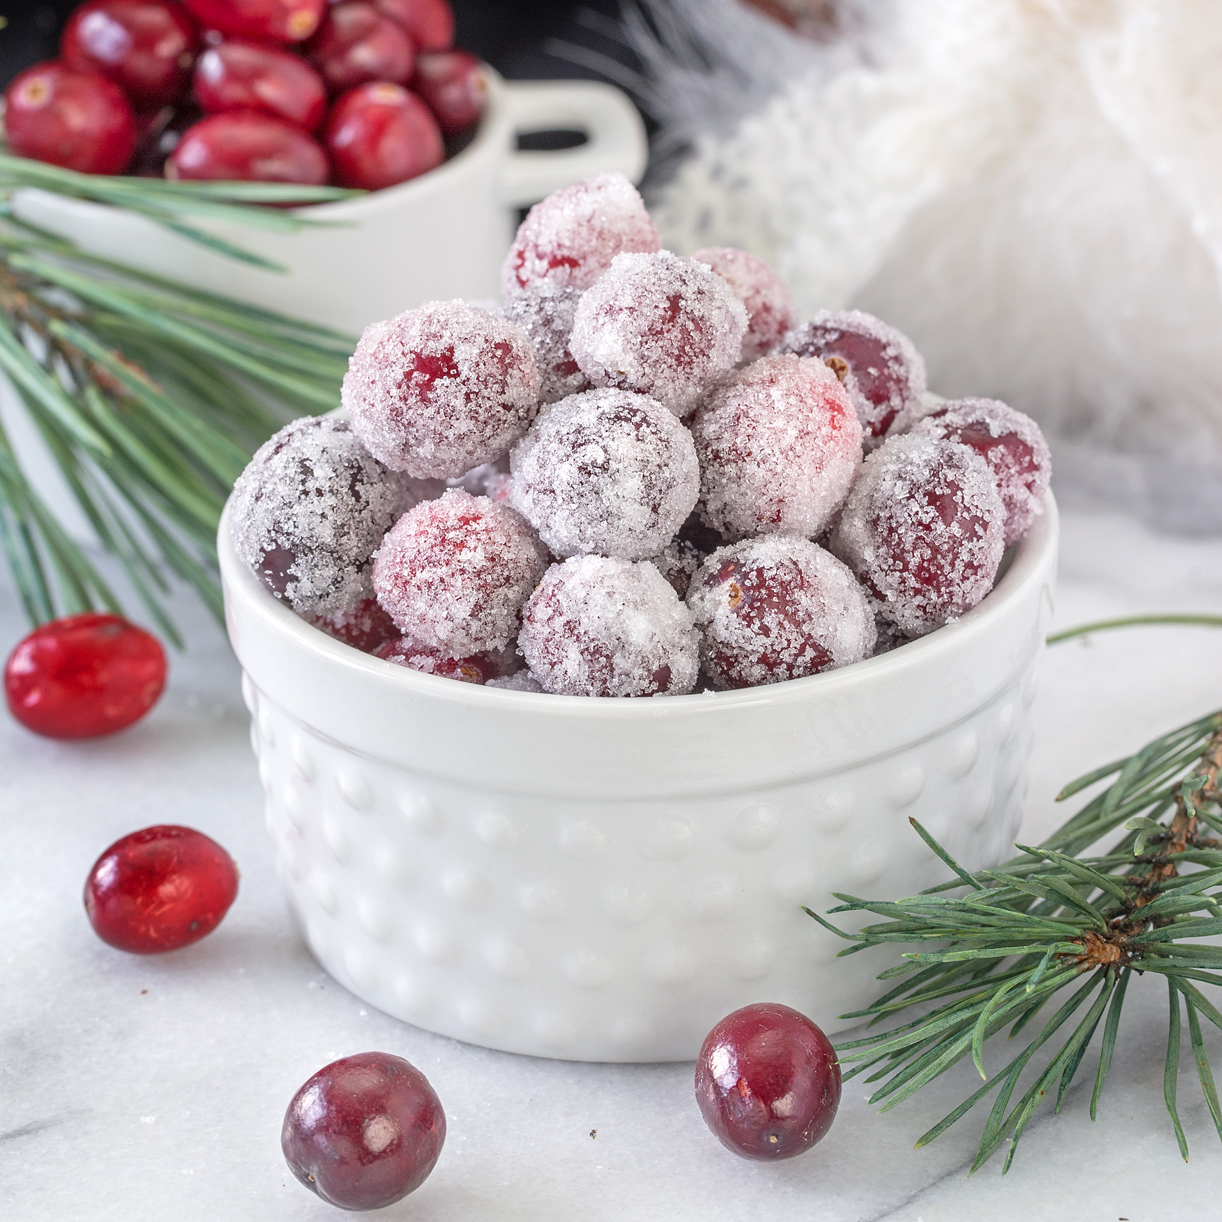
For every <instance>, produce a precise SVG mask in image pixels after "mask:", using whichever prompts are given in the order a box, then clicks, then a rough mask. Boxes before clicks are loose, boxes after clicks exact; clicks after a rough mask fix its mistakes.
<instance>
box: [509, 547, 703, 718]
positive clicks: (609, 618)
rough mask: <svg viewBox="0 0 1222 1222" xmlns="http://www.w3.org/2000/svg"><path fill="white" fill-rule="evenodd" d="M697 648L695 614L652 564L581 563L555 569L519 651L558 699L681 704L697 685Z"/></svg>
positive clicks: (526, 622)
mask: <svg viewBox="0 0 1222 1222" xmlns="http://www.w3.org/2000/svg"><path fill="white" fill-rule="evenodd" d="M698 640H699V636H698V633H697V632H696V630H695V628H694V627H693V625H692V613H691V611H689V610H688V609H687V607H685V606H684V605H683V603H681V602H680V601H679V598H678V596H677V595H676V594H675V592H674V590H673V589H672V588H671V587H670V585H669V584H668V583H667V581H666V579H665V578H664V577H663V576H662V575H661V574H660V573H659V572H658V570H657V569H656V568H654V567H653V565H652V564H650V563H649V562H648V561H637V562H635V563H634V562H632V561H630V560H622V559H619V558H607V557H603V556H577V557H574V558H573V559H571V560H566V561H565V562H564V563H563V564H556V565H553V566H552V567H551V568H550V569H548V571H547V575H546V576H545V577H544V578H543V581H542V582H540V584H539V588H538V589H537V590H535V592H534V593H533V594H532V595H531V597H530V601H529V602H528V603H527V604H526V607H525V609H524V610H523V612H522V633H521V635H520V636H519V637H518V646H519V648H520V649H521V651H522V654H523V656H524V657H525V658H526V663H527V665H528V666H529V667H530V671H531V674H533V675H534V677H535V678H536V679H537V680H538V681H539V682H540V683H541V684H542V686H543V689H544V691H547V692H551V693H553V694H556V695H563V696H654V695H662V694H665V695H672V696H681V695H685V694H687V693H688V692H690V691H691V690H692V688H693V687H695V685H696V676H697V672H698V660H697V648H698Z"/></svg>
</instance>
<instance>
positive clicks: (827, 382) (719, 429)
mask: <svg viewBox="0 0 1222 1222" xmlns="http://www.w3.org/2000/svg"><path fill="white" fill-rule="evenodd" d="M690 424H691V430H692V436H693V437H694V439H695V442H696V453H697V455H698V456H699V459H700V481H701V484H700V505H699V512H700V516H701V517H702V518H703V520H704V521H705V522H706V523H707V524H708V525H709V526H711V527H713V529H714V530H716V531H718V532H719V533H720V534H722V535H723V536H724V537H725V538H727V539H741V538H743V537H744V536H747V535H759V534H784V535H803V536H806V537H807V538H811V537H813V536H815V535H817V534H819V533H820V531H822V530H823V529H824V528H825V527H826V526H827V525H828V523H829V522H830V521H831V520H832V516H833V515H834V514H835V512H836V510H837V509H839V508H840V506H841V504H842V503H843V501H844V498H845V496H846V495H847V494H848V491H849V487H850V485H851V484H852V482H853V479H854V477H855V476H856V474H857V471H858V468H859V467H860V466H861V454H862V450H861V424H860V422H859V421H858V419H857V414H856V412H854V411H853V405H852V403H851V402H850V401H849V397H848V394H847V392H846V391H845V389H844V387H843V386H841V385H840V382H839V381H838V380H837V378H836V375H835V374H834V373H832V371H831V370H830V369H828V367H827V366H826V365H824V364H823V363H822V361H813V360H808V359H804V358H802V357H797V356H765V357H761V358H760V359H759V360H758V361H755V362H754V363H753V364H751V365H748V366H747V367H746V368H744V369H741V370H739V371H738V373H736V374H734V375H733V377H731V378H730V379H729V380H728V381H727V382H726V383H725V385H723V386H720V387H718V388H717V389H716V390H715V391H713V392H712V393H711V394H710V395H708V397H707V398H706V399H705V400H704V401H703V402H702V403H701V404H700V406H699V407H698V408H697V409H696V411H695V413H694V414H693V415H692V418H691V421H690Z"/></svg>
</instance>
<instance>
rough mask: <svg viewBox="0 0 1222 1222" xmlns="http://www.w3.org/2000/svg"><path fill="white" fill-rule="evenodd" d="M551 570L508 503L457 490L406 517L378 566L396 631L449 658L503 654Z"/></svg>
mask: <svg viewBox="0 0 1222 1222" xmlns="http://www.w3.org/2000/svg"><path fill="white" fill-rule="evenodd" d="M546 568H547V556H546V553H545V552H544V550H543V547H542V545H541V544H540V543H539V541H538V539H537V538H535V534H534V532H533V531H532V530H531V529H530V527H529V526H528V525H527V524H526V522H525V521H523V519H522V518H521V517H520V516H519V515H518V514H516V513H515V512H514V511H513V510H512V509H510V508H509V507H508V506H506V505H498V504H497V503H496V502H495V501H491V500H489V499H488V498H487V497H474V496H472V495H471V494H470V493H469V492H464V491H462V490H461V489H452V490H451V491H449V492H447V493H446V494H445V495H444V496H443V497H441V498H440V500H436V501H425V502H424V503H423V504H421V505H417V506H416V507H415V508H414V509H413V510H411V511H410V512H408V513H406V514H404V515H403V517H402V518H400V519H399V521H398V522H397V523H396V524H395V525H394V527H393V528H392V529H391V530H390V532H389V533H388V534H387V536H386V538H385V540H384V541H383V543H382V546H381V547H380V548H379V549H378V552H377V555H376V556H375V557H374V563H373V588H374V592H375V593H376V594H377V596H378V602H380V603H381V604H382V606H383V607H384V608H385V609H386V611H387V612H388V613H389V614H390V617H391V619H393V620H394V621H395V624H396V625H397V626H398V628H399V630H400V631H401V632H403V633H405V634H406V635H408V636H410V637H411V638H412V640H413V641H415V642H417V643H418V644H420V645H422V646H425V647H428V648H431V649H436V650H439V651H440V652H441V653H443V654H445V655H446V656H448V657H451V658H465V657H469V656H470V655H472V654H476V653H491V652H493V651H495V650H498V649H504V648H505V647H506V646H507V645H508V644H509V642H510V641H512V640H513V638H514V637H515V636H516V635H517V632H518V624H519V616H520V612H521V608H522V604H523V603H524V602H525V601H526V599H527V597H528V596H529V595H530V592H531V590H533V589H534V588H535V586H536V585H537V584H538V581H539V578H540V577H542V576H543V573H544V571H545V570H546Z"/></svg>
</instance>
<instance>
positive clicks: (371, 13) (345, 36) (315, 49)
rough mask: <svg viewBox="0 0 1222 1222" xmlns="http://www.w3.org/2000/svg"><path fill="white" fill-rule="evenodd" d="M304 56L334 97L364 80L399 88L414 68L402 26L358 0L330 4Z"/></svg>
mask: <svg viewBox="0 0 1222 1222" xmlns="http://www.w3.org/2000/svg"><path fill="white" fill-rule="evenodd" d="M306 53H307V54H308V55H309V57H310V58H311V59H312V60H313V61H314V63H315V64H317V65H318V70H319V72H321V73H322V76H323V79H324V80H325V81H326V82H327V86H328V87H329V88H330V89H331V90H332V91H333V92H335V93H340V92H342V91H343V90H345V89H352V88H354V87H355V86H357V85H364V84H365V83H366V82H367V81H393V82H395V83H397V84H400V85H402V84H405V83H406V82H407V80H408V79H409V78H410V77H411V75H412V72H413V71H414V70H415V66H416V50H415V48H414V47H413V46H412V43H411V40H410V39H409V38H408V36H407V35H406V34H405V33H404V32H403V27H402V26H400V25H399V24H398V23H397V22H394V21H392V20H391V19H390V18H389V17H386V16H383V14H381V13H379V12H378V10H377V9H376V8H374V6H373V5H372V4H366V3H364V2H363V0H352V2H346V3H343V4H333V5H332V6H331V8H330V9H329V10H328V12H327V15H326V16H325V17H324V18H323V19H322V25H320V26H319V27H318V33H317V34H315V35H314V37H313V38H311V39H310V43H309V46H308V47H307V48H306Z"/></svg>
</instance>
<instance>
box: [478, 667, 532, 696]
mask: <svg viewBox="0 0 1222 1222" xmlns="http://www.w3.org/2000/svg"><path fill="white" fill-rule="evenodd" d="M485 686H486V687H502V688H504V689H505V690H506V691H508V692H539V693H542V692H543V684H542V683H540V682H539V680H538V679H536V678H535V677H534V675H532V674H531V673H530V671H528V670H519V671H517V672H516V673H515V674H512V675H510V676H509V677H508V678H507V679H489V680H488V682H487V683H486V684H485Z"/></svg>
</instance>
